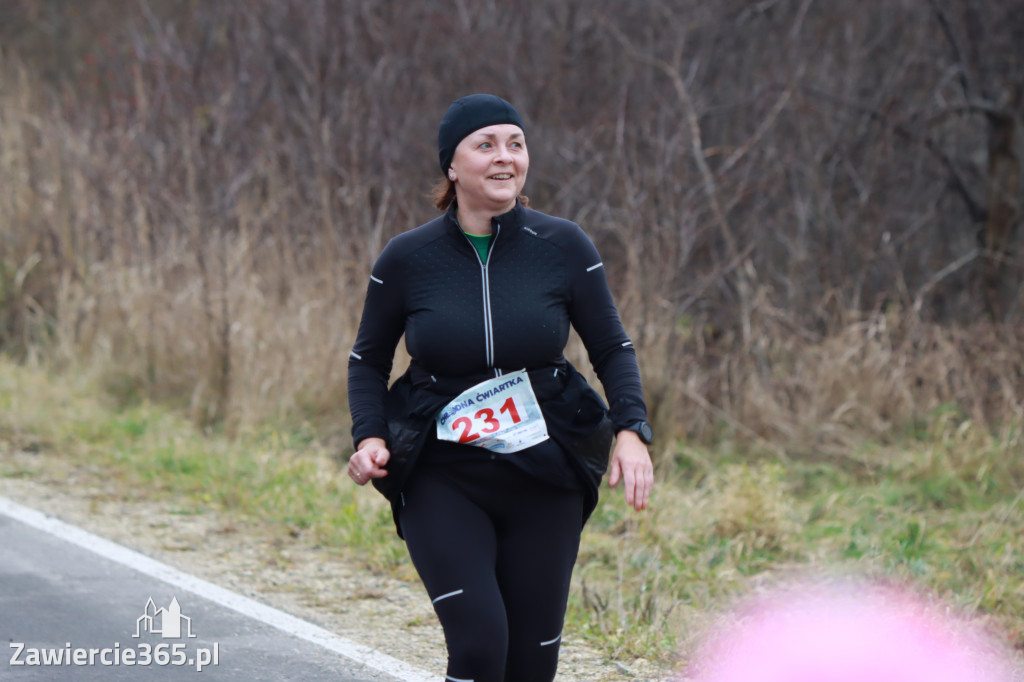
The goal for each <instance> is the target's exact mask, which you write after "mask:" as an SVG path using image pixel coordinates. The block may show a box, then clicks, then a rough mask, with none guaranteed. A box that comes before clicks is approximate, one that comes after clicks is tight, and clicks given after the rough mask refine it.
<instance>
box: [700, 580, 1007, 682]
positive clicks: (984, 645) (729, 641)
mask: <svg viewBox="0 0 1024 682" xmlns="http://www.w3.org/2000/svg"><path fill="white" fill-rule="evenodd" d="M689 676H690V678H689V679H692V680H694V681H695V682H1010V680H1011V679H1012V673H1011V671H1010V667H1009V665H1008V663H1007V659H1006V657H1005V656H1003V655H1001V652H1000V650H999V649H998V648H997V647H995V646H994V645H993V643H992V642H991V641H990V640H988V639H987V638H985V637H983V636H982V634H981V633H980V632H979V631H978V630H977V629H975V628H971V627H969V626H968V625H967V624H966V623H964V622H962V621H959V620H957V619H955V618H952V617H950V616H948V615H946V614H943V613H940V612H938V611H937V610H936V609H935V608H934V607H928V606H926V605H925V604H924V603H923V602H921V601H920V600H917V599H914V598H912V597H910V596H908V595H906V594H902V593H899V592H897V591H895V590H891V589H886V588H880V587H867V588H865V587H863V586H845V587H843V588H836V587H834V586H833V587H830V588H821V587H815V588H811V589H803V590H794V589H790V590H786V591H784V592H780V593H777V594H775V595H773V596H769V597H767V598H762V599H759V600H758V601H756V602H755V603H754V604H752V605H751V606H750V607H748V608H746V609H743V610H742V611H741V612H740V613H739V614H737V617H736V619H735V620H734V622H733V624H732V625H731V626H728V627H726V628H724V630H723V631H721V632H718V633H716V634H715V635H714V636H712V637H710V638H708V640H707V641H706V642H705V643H704V645H703V646H702V647H701V648H700V650H699V651H698V655H697V657H696V659H695V660H694V663H693V665H692V666H691V668H690V670H689ZM684 679H686V678H684Z"/></svg>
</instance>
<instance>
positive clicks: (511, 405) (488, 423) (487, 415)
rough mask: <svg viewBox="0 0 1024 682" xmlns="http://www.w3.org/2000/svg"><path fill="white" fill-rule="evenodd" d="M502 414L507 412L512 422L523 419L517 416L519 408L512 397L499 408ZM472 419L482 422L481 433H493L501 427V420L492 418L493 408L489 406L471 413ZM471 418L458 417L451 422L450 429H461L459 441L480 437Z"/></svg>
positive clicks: (465, 441)
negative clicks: (474, 430) (475, 431)
mask: <svg viewBox="0 0 1024 682" xmlns="http://www.w3.org/2000/svg"><path fill="white" fill-rule="evenodd" d="M499 412H501V413H502V414H508V415H509V416H510V417H511V418H512V423H513V424H518V423H519V422H521V421H522V420H523V419H522V417H520V416H519V410H517V409H516V403H515V401H514V400H513V399H512V398H509V399H508V400H506V401H505V402H504V403H503V404H502V406H501V409H500V410H499ZM473 419H480V420H483V422H484V427H483V429H482V431H483V433H494V432H495V431H497V430H498V429H500V428H501V422H500V421H498V420H497V419H495V418H494V410H492V409H490V408H486V407H485V408H484V409H482V410H480V411H479V412H477V413H476V414H474V415H473ZM473 419H470V418H469V417H459V418H458V419H456V420H455V421H453V422H452V431H458V430H459V429H462V433H461V434H460V435H459V442H460V443H469V442H472V441H474V440H476V439H477V438H479V437H480V435H481V434H479V433H474V432H473Z"/></svg>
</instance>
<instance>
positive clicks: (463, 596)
mask: <svg viewBox="0 0 1024 682" xmlns="http://www.w3.org/2000/svg"><path fill="white" fill-rule="evenodd" d="M403 500H404V504H403V506H402V507H401V510H400V512H399V523H400V524H401V527H402V535H403V536H404V537H405V541H406V544H407V545H408V547H409V555H410V556H411V557H412V561H413V564H414V565H415V566H416V570H417V571H418V572H419V574H420V578H422V579H423V584H424V585H425V586H426V588H427V593H428V594H429V595H430V598H431V599H432V600H433V603H434V610H435V611H436V612H437V616H438V618H439V619H440V621H441V625H442V627H443V628H444V636H445V640H446V642H447V644H448V675H447V678H446V679H448V680H452V681H454V682H461V681H468V680H472V681H473V682H544V681H545V680H553V679H554V678H555V670H556V669H557V667H558V650H559V644H560V643H561V635H562V623H563V620H564V619H565V606H566V601H567V600H568V596H569V581H570V578H571V576H572V568H573V565H574V564H575V563H576V555H577V552H578V551H579V542H580V531H581V530H582V509H583V496H582V493H580V492H578V491H573V490H565V489H562V488H556V487H554V486H551V485H548V484H546V483H544V482H542V481H539V480H538V479H536V478H534V477H531V476H529V475H528V474H526V473H524V472H522V471H520V470H519V469H517V468H516V467H515V466H514V465H512V464H509V463H507V462H502V461H492V460H490V459H489V458H488V457H486V456H483V457H481V458H479V459H473V460H471V461H466V462H459V463H454V464H448V465H433V466H424V467H422V468H420V469H419V470H418V471H417V473H416V475H415V476H414V477H413V480H412V481H411V482H410V483H409V485H408V486H407V487H406V490H405V492H404V493H403Z"/></svg>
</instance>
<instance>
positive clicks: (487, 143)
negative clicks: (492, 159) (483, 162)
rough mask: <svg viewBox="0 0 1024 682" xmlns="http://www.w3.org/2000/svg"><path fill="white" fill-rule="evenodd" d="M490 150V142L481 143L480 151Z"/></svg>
mask: <svg viewBox="0 0 1024 682" xmlns="http://www.w3.org/2000/svg"><path fill="white" fill-rule="evenodd" d="M490 148H491V143H490V142H481V143H480V149H490Z"/></svg>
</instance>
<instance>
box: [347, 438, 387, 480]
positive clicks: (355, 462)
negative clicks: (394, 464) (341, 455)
mask: <svg viewBox="0 0 1024 682" xmlns="http://www.w3.org/2000/svg"><path fill="white" fill-rule="evenodd" d="M390 458H391V453H390V452H388V447H387V444H386V443H385V442H384V439H383V438H364V439H363V440H362V441H360V443H359V445H358V447H357V449H356V451H355V453H353V455H352V456H351V457H349V459H348V475H349V477H350V478H351V479H352V480H353V481H355V482H356V484H357V485H366V484H367V483H368V482H369V481H370V479H373V478H383V477H384V476H387V475H388V472H387V469H385V468H384V465H385V464H387V463H388V460H389V459H390Z"/></svg>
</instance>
